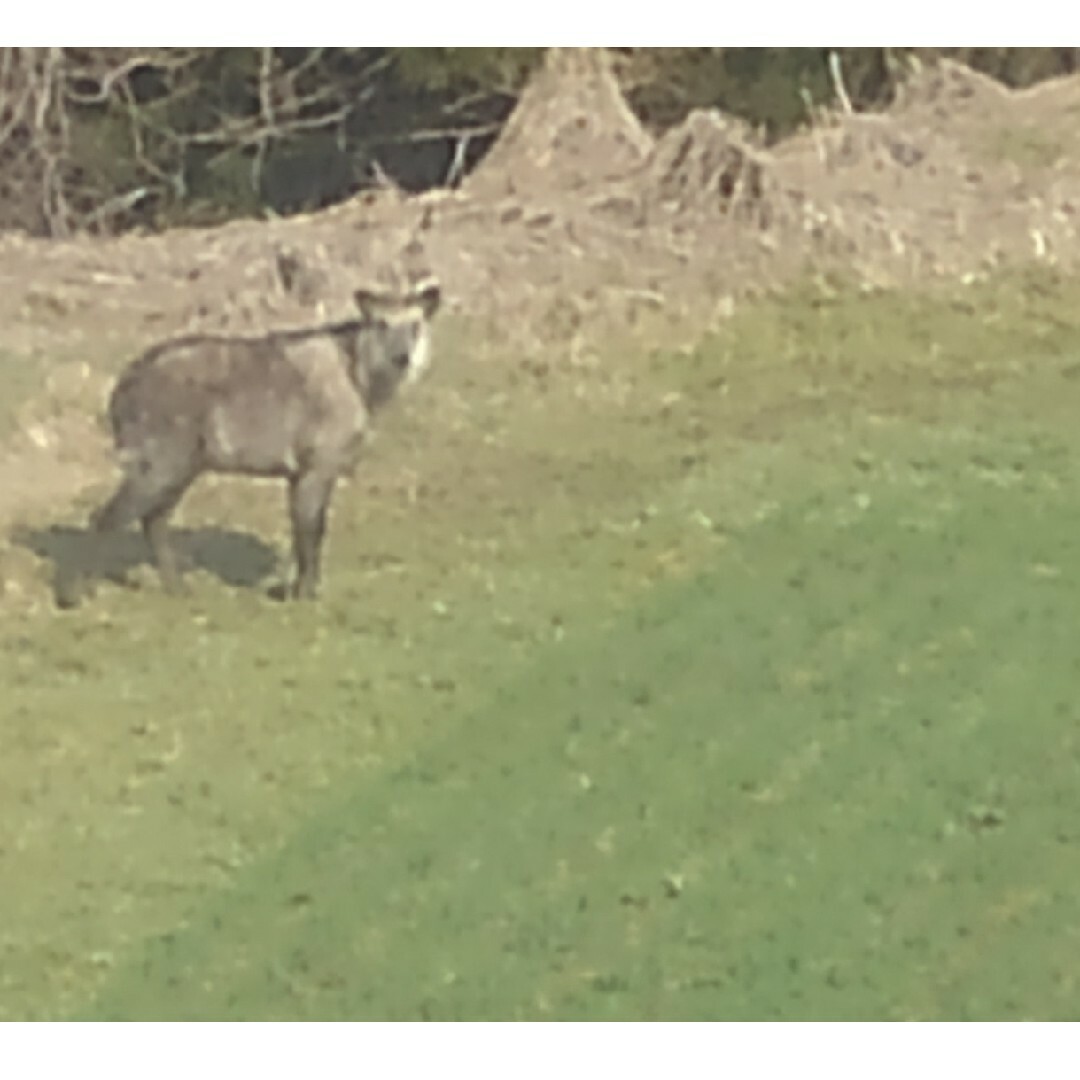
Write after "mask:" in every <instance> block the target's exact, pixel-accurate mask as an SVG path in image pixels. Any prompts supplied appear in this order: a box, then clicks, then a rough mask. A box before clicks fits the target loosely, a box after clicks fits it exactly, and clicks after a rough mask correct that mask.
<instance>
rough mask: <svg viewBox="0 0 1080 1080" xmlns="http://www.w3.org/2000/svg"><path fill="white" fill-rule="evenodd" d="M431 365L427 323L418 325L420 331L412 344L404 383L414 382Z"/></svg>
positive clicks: (429, 337)
mask: <svg viewBox="0 0 1080 1080" xmlns="http://www.w3.org/2000/svg"><path fill="white" fill-rule="evenodd" d="M430 365H431V333H430V331H429V330H428V327H427V323H424V324H423V325H421V327H420V333H419V335H418V336H417V338H416V344H415V345H414V346H413V351H412V356H411V357H410V358H409V370H408V373H407V374H406V376H405V382H406V383H414V382H416V380H417V379H419V378H420V377H421V376H422V375H423V374H424V372H425V371H427V369H428V367H429V366H430Z"/></svg>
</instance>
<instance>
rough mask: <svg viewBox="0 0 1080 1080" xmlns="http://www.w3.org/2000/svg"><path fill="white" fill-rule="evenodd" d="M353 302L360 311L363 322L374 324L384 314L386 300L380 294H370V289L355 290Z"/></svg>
mask: <svg viewBox="0 0 1080 1080" xmlns="http://www.w3.org/2000/svg"><path fill="white" fill-rule="evenodd" d="M353 301H354V302H355V304H356V306H357V307H358V308H359V309H360V317H361V318H362V319H363V320H364V322H374V321H375V320H376V319H378V318H379V317H380V316H382V315H385V314H386V308H387V298H386V297H385V296H384V295H383V294H382V293H377V292H372V291H371V290H370V289H357V290H356V292H354V293H353Z"/></svg>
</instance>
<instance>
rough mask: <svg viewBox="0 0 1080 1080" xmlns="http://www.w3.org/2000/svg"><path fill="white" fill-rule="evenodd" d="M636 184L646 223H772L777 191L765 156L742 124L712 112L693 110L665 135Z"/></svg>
mask: <svg viewBox="0 0 1080 1080" xmlns="http://www.w3.org/2000/svg"><path fill="white" fill-rule="evenodd" d="M637 183H638V184H639V185H640V188H641V198H642V205H643V210H644V213H645V215H646V217H650V216H654V215H655V213H656V212H657V211H664V212H666V213H674V214H678V215H684V214H701V213H706V214H708V213H720V214H731V215H734V216H736V217H738V218H740V219H741V220H744V221H753V222H756V223H757V224H759V225H768V223H769V221H770V220H771V217H772V212H773V207H772V205H771V198H770V196H772V197H775V190H774V187H775V185H774V184H773V183H772V180H771V177H770V174H769V167H768V163H767V160H766V157H765V155H764V154H763V153H762V152H761V151H759V150H758V149H756V148H755V147H754V146H752V144H751V139H750V137H749V133H748V129H747V128H746V126H745V125H744V124H742V123H741V122H740V121H738V120H736V119H734V118H733V117H729V116H725V115H724V114H723V113H720V112H717V111H716V110H701V109H699V110H695V111H694V112H692V113H691V114H690V115H689V116H688V117H687V119H686V120H685V121H684V122H683V123H682V124H680V125H679V126H678V127H676V128H672V130H671V131H669V132H667V134H665V135H664V136H663V138H661V139H660V141H659V142H658V143H657V144H656V147H655V148H654V150H653V152H652V154H651V155H650V157H649V160H648V161H647V162H646V164H645V167H644V169H643V170H642V172H641V173H640V175H639V176H638V178H637Z"/></svg>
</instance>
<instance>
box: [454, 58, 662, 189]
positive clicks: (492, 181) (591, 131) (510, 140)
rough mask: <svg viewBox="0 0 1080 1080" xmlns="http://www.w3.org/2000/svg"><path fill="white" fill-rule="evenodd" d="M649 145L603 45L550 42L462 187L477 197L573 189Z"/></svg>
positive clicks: (630, 164) (633, 160)
mask: <svg viewBox="0 0 1080 1080" xmlns="http://www.w3.org/2000/svg"><path fill="white" fill-rule="evenodd" d="M651 148H652V139H651V138H650V137H649V135H648V134H647V133H646V131H645V130H644V128H642V126H641V124H640V123H639V122H638V119H637V117H635V116H634V114H633V112H632V111H631V110H630V107H629V106H628V105H627V104H626V100H625V98H623V96H622V93H621V91H620V90H619V84H618V82H617V80H616V78H615V75H614V74H613V72H612V68H611V59H610V57H609V55H608V54H607V53H606V52H605V51H604V50H603V49H550V50H549V51H548V53H547V56H546V58H545V62H544V64H543V66H542V67H541V69H540V70H539V71H538V72H537V74H536V75H535V76H534V78H533V79H532V81H531V82H530V83H529V85H528V86H527V87H526V88H525V90H524V92H523V93H522V95H521V100H520V101H519V102H518V105H517V108H516V109H515V110H514V111H513V113H512V114H511V115H510V119H509V120H508V121H507V123H506V127H505V128H504V129H503V132H502V134H501V135H500V136H499V139H498V141H497V142H496V143H495V145H494V146H493V147H492V149H491V152H490V153H489V154H488V155H487V157H486V158H484V160H483V161H482V162H481V163H480V165H479V166H478V167H477V169H476V170H475V171H474V172H473V173H472V175H471V176H470V177H469V179H468V181H467V182H466V185H465V186H466V190H467V191H468V192H469V193H470V194H472V195H478V196H480V195H486V196H491V195H494V196H498V195H502V194H516V193H524V192H531V191H536V190H540V191H551V190H555V191H559V192H574V191H580V190H582V189H585V188H589V187H593V186H595V185H596V184H597V183H603V182H604V181H605V180H608V179H610V178H611V177H613V176H618V175H620V174H623V173H625V172H627V171H629V170H630V169H632V168H634V167H635V166H637V165H639V164H640V163H641V162H642V161H643V160H644V158H645V156H646V155H647V154H648V152H649V151H650V149H651Z"/></svg>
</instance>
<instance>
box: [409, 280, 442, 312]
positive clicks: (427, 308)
mask: <svg viewBox="0 0 1080 1080" xmlns="http://www.w3.org/2000/svg"><path fill="white" fill-rule="evenodd" d="M414 295H415V297H416V302H417V303H418V304H419V305H420V310H421V311H422V312H423V313H424V318H425V319H433V318H435V313H436V312H437V311H438V310H439V305H440V304H441V303H442V289H440V288H439V283H438V282H437V281H432V282H429V283H428V284H426V285H424V286H423V287H422V288H419V289H417V290H416V292H415V294H414Z"/></svg>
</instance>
